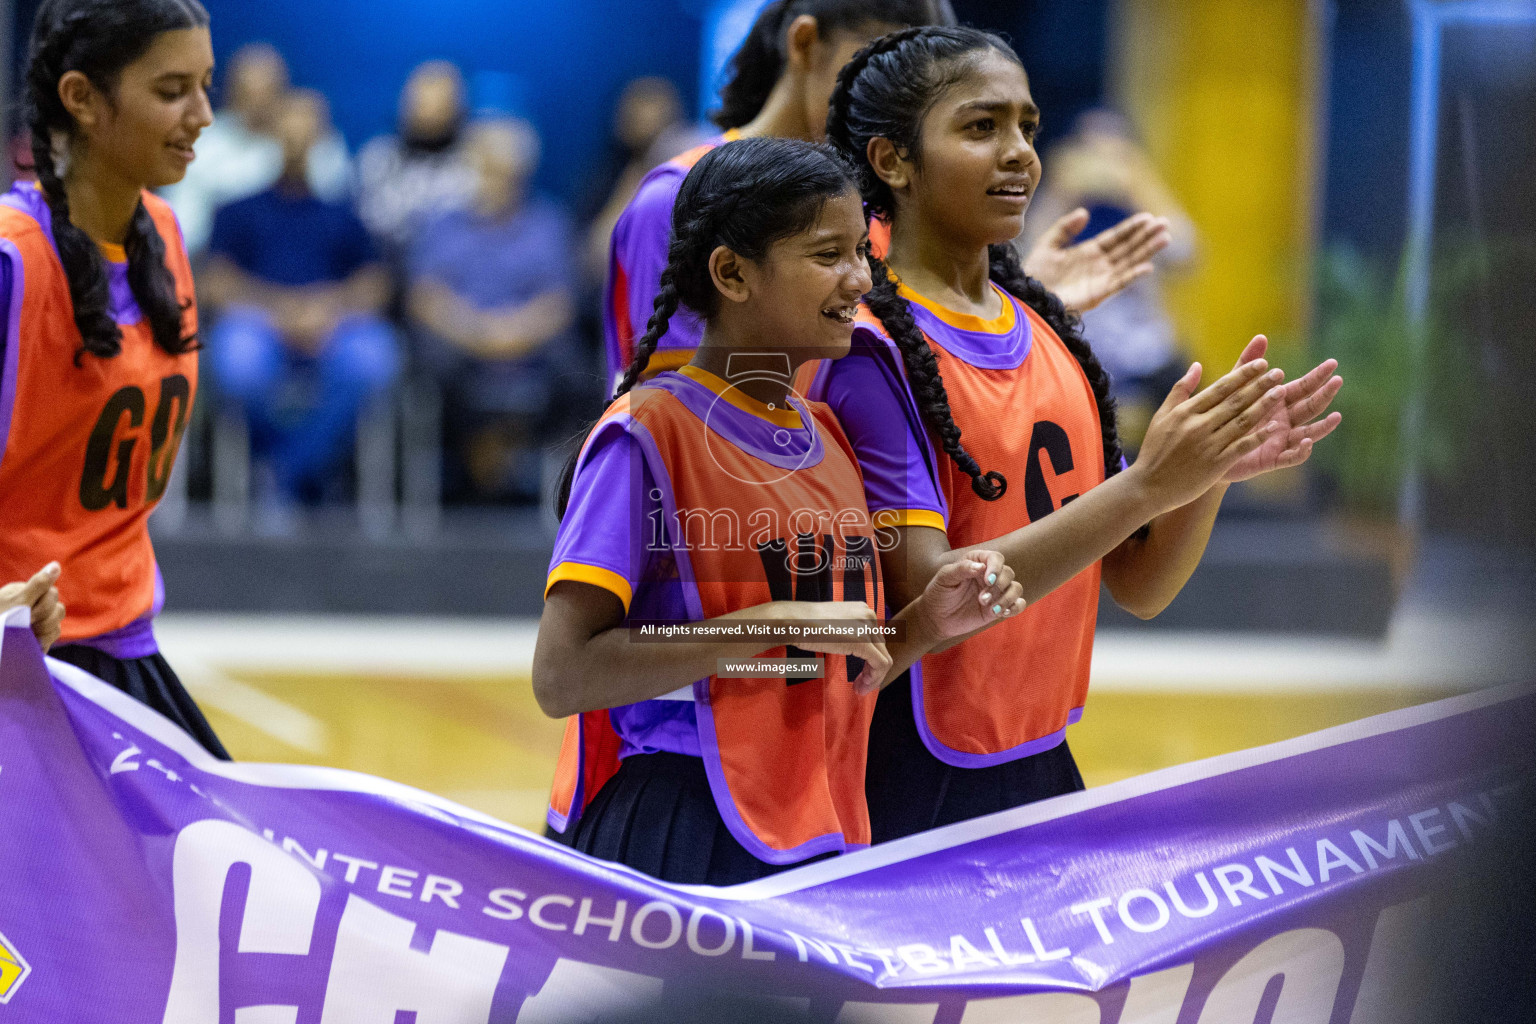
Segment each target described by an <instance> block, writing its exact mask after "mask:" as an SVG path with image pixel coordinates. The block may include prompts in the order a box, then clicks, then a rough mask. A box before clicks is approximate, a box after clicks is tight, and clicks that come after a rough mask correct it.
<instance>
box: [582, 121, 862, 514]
mask: <svg viewBox="0 0 1536 1024" xmlns="http://www.w3.org/2000/svg"><path fill="white" fill-rule="evenodd" d="M856 190H857V184H856V182H855V181H854V178H853V168H851V167H850V166H849V165H848V163H847V162H846V161H845V160H843V158H842V157H841V156H839V155H838V154H837V152H836V151H835V150H833V149H831V148H830V147H828V146H821V145H814V144H812V143H809V142H800V141H797V140H793V139H772V138H760V139H742V140H741V141H738V142H728V143H726V144H725V145H723V146H718V147H716V148H715V149H712V150H710V151H709V152H708V153H705V154H704V156H703V157H702V158H701V159H700V160H699V162H698V163H696V164H694V165H693V168H692V169H691V170H690V171H689V172H688V176H687V177H686V178H684V179H683V184H682V187H681V188H679V189H678V193H677V200H676V201H675V202H674V204H673V206H672V237H671V240H670V241H669V242H668V244H667V267H666V269H665V270H664V271H662V275H661V287H660V289H659V290H658V291H657V293H656V301H655V303H654V304H653V305H652V307H651V318H650V320H649V321H648V322H647V323H646V326H645V335H644V336H643V337H642V338H641V339H640V340H639V341H638V342H636V343H635V357H634V359H633V360H632V361H631V362H630V364H629V367H628V368H627V369H626V370H625V371H624V376H623V377H621V378H620V379H619V383H618V386H617V388H615V390H614V393H613V397H614V398H619V397H621V396H622V395H625V394H628V393H629V392H630V391H631V390H633V389H634V387H635V385H636V384H637V383H638V382H639V380H640V377H641V375H643V374H644V373H645V368H646V367H647V366H648V365H649V364H650V361H651V356H652V354H654V353H655V351H656V345H657V343H658V342H660V340H661V338H662V336H663V335H665V334H666V333H667V325H668V323H669V322H670V321H671V319H672V315H673V314H674V313H676V312H677V309H678V307H679V306H687V307H688V308H689V309H691V310H693V311H694V312H696V313H698V314H699V315H700V316H702V317H704V318H705V319H706V320H707V319H709V318H710V317H711V316H713V315H714V313H715V310H716V309H717V308H718V307H719V304H720V293H719V292H718V291H716V289H715V283H714V279H713V278H712V277H711V276H710V271H709V259H710V256H711V254H712V253H714V251H715V250H716V249H717V248H719V247H720V246H722V245H723V246H725V247H726V248H728V249H730V250H731V251H732V252H734V253H736V255H738V256H740V257H742V258H743V259H748V260H754V261H760V260H762V259H764V258H765V257H766V256H767V255H768V251H769V249H771V248H772V247H773V245H774V243H775V242H777V241H779V240H780V239H782V238H788V237H789V236H791V235H797V234H799V233H800V232H802V231H805V230H806V229H808V228H809V227H811V226H812V225H813V224H814V223H815V222H816V218H817V217H819V216H820V215H821V209H822V207H823V206H824V205H825V204H826V202H827V200H829V199H832V198H834V197H835V196H839V195H842V194H844V193H851V192H854V191H856ZM580 454H581V453H580V451H577V452H576V453H575V454H573V455H572V456H571V458H570V460H569V461H567V462H566V465H565V471H564V472H563V473H562V474H561V478H560V487H559V489H558V491H557V492H556V498H555V501H556V504H555V510H556V512H557V513H558V514H559V515H560V517H561V518H564V517H565V510H566V506H567V505H569V504H570V499H571V484H572V482H573V481H574V479H575V476H576V462H577V459H578V458H579V457H580Z"/></svg>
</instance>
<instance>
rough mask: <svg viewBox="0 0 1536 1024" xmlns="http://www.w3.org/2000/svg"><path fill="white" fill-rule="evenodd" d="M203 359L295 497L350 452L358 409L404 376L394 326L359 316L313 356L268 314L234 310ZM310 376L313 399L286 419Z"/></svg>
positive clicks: (281, 483)
mask: <svg viewBox="0 0 1536 1024" xmlns="http://www.w3.org/2000/svg"><path fill="white" fill-rule="evenodd" d="M206 354H207V357H208V359H207V366H208V367H209V369H210V370H211V371H212V373H213V378H214V382H215V384H216V386H217V387H218V391H219V394H220V395H221V396H223V397H224V398H225V399H227V400H229V401H232V402H235V403H237V404H238V405H239V406H240V407H241V408H242V409H243V410H244V411H245V415H246V419H247V421H248V422H249V423H250V427H251V441H252V447H253V448H254V449H255V451H256V452H257V453H259V454H261V455H264V456H266V457H268V458H270V459H271V461H272V466H273V470H274V472H275V474H276V477H277V483H278V486H279V487H280V488H282V490H283V491H284V492H285V493H286V494H288V495H290V496H297V495H299V494H300V493H302V492H303V491H304V490H305V489H307V488H312V487H315V486H318V485H320V484H322V483H323V482H324V481H325V478H326V476H327V475H328V474H329V473H330V472H331V470H332V469H333V468H334V467H335V465H336V464H337V463H338V462H339V461H340V460H341V459H342V458H343V457H344V456H345V455H346V454H347V452H348V451H349V450H350V449H351V446H352V440H353V433H354V427H355V424H356V422H357V414H358V412H359V411H360V410H361V409H362V408H363V406H364V405H366V404H367V403H368V402H370V401H371V400H373V399H374V398H376V397H378V396H379V395H381V394H383V393H384V392H386V391H388V390H389V387H390V385H391V384H393V383H394V380H395V378H396V377H397V376H398V375H399V373H400V349H399V342H398V340H397V339H396V337H395V332H394V329H393V328H392V327H390V326H389V324H388V323H386V322H385V321H384V320H383V319H381V318H379V317H376V316H372V315H368V314H361V313H360V314H354V315H351V316H348V317H346V318H344V319H343V320H342V321H341V322H340V323H339V324H337V326H336V329H335V330H334V331H332V332H331V334H330V336H329V337H328V338H326V339H325V343H324V344H323V345H322V346H321V347H320V351H319V352H318V353H317V354H316V355H315V356H313V357H309V356H305V355H302V354H300V353H299V352H297V351H295V350H294V349H292V348H291V347H289V346H288V345H287V344H286V343H285V342H284V340H283V338H282V335H281V334H279V333H278V331H277V328H276V326H275V325H274V324H273V323H272V319H271V317H269V316H268V315H267V314H266V313H265V312H264V311H262V310H260V309H256V308H253V307H250V306H235V307H232V308H230V309H229V310H227V311H225V313H224V315H223V316H222V317H220V318H219V320H218V322H217V323H215V324H214V325H213V329H212V330H211V331H209V335H208V351H207V353H206ZM306 376H307V377H309V378H310V379H312V380H313V381H314V383H315V384H317V385H318V387H317V390H316V393H315V397H314V400H313V401H311V402H308V403H305V404H306V408H304V409H303V410H302V411H301V412H300V413H299V414H298V416H297V417H296V418H295V417H293V416H284V415H283V410H282V408H281V406H282V404H283V402H282V398H283V395H284V393H285V391H286V390H287V389H288V387H289V385H290V384H291V383H292V382H293V381H295V380H296V379H299V378H302V377H306Z"/></svg>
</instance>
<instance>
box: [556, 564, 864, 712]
mask: <svg viewBox="0 0 1536 1024" xmlns="http://www.w3.org/2000/svg"><path fill="white" fill-rule="evenodd" d="M834 618H838V619H848V620H850V621H863V622H870V623H873V622H874V610H873V609H871V608H870V607H869V605H867V604H864V603H863V602H862V601H828V602H800V601H771V602H768V603H766V604H759V605H753V606H752V607H750V608H743V609H741V610H740V611H735V612H731V613H729V614H727V615H721V616H718V617H716V618H713V619H709V620H707V621H709V622H728V621H731V620H735V619H759V620H764V621H777V622H789V621H794V620H804V619H818V620H825V619H834ZM623 621H624V605H623V603H622V602H621V601H620V600H619V599H618V597H617V596H616V595H614V594H613V593H611V592H609V591H607V590H604V589H603V588H601V587H597V586H593V585H592V584H589V583H578V582H575V581H570V580H563V581H561V582H559V583H556V584H555V585H554V587H553V588H551V589H550V592H549V598H548V600H546V601H545V603H544V614H543V616H542V617H541V618H540V619H539V638H538V641H537V643H536V644H535V646H534V652H533V693H534V697H535V698H537V699H538V702H539V707H540V708H542V709H543V710H544V713H545V714H547V715H549V716H550V717H551V718H565V717H566V716H568V715H574V714H578V713H580V712H583V711H595V710H598V709H599V708H612V707H620V706H622V705H625V704H633V703H635V702H636V701H642V700H651V699H653V698H656V697H660V696H662V695H663V694H667V693H671V692H672V691H673V690H675V689H677V688H678V687H679V686H685V685H687V684H688V683H691V682H693V681H694V680H696V679H703V678H704V677H706V676H710V675H713V674H714V673H715V671H716V668H717V662H718V661H719V659H721V658H731V657H736V658H751V657H756V656H757V655H760V654H762V653H763V652H764V651H769V650H773V649H774V648H775V647H779V646H782V643H775V642H771V641H763V640H742V641H732V640H721V641H711V642H708V643H635V642H632V641H631V638H630V635H629V630H628V629H627V628H624V627H623V625H622V623H623ZM802 646H805V645H802ZM813 649H817V650H821V651H823V652H824V653H829V654H851V655H853V656H854V657H856V658H861V659H863V660H864V662H865V664H866V671H867V672H871V673H872V674H875V677H876V678H877V679H882V678H883V677H884V675H885V670H886V668H887V667H888V666H889V664H890V655H888V654H887V653H886V651H885V648H884V645H882V644H878V643H872V642H870V641H867V640H860V641H849V642H847V643H836V644H818V645H814V647H813Z"/></svg>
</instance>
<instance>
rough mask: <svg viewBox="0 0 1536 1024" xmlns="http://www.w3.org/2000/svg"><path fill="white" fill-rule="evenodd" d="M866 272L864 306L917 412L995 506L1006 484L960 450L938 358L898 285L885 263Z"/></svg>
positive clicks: (876, 261) (872, 263)
mask: <svg viewBox="0 0 1536 1024" xmlns="http://www.w3.org/2000/svg"><path fill="white" fill-rule="evenodd" d="M869 269H870V272H871V276H872V277H873V278H874V282H875V284H874V287H873V288H871V289H870V291H869V294H868V295H866V296H864V304H865V305H866V306H868V307H869V311H870V312H871V313H873V314H875V316H877V317H879V318H880V323H881V324H882V325H884V327H885V330H886V333H888V334H889V335H890V336H891V338H892V340H894V341H895V342H896V347H897V348H898V349H900V350H901V361H902V363H903V365H904V366H905V367H906V371H907V384H908V386H910V387H911V389H912V397H913V398H914V399H916V400H917V409H918V412H920V413H922V415H923V421H924V422H925V423H927V424H928V427H929V429H931V430H932V431H933V433H934V436H936V437H937V438H938V439H939V443H940V444H941V445H942V446H943V448H944V453H945V454H946V455H948V456H949V457H950V458H951V459H953V460H954V463H955V465H956V466H958V467H959V468H960V471H961V472H962V473H964V474H965V475H966V476H968V477H970V478H971V490H973V491H975V492H976V494H977V496H978V497H980V498H981V499H982V500H984V501H996V500H997V499H998V498H1001V497H1002V496H1003V495H1004V494H1005V493H1007V491H1008V479H1007V478H1006V477H1004V476H1003V474H1001V473H999V472H997V471H996V470H993V471H991V472H987V473H983V472H982V470H981V466H980V465H979V464H978V463H977V462H976V460H975V459H974V458H972V457H971V454H970V453H969V452H967V451H966V450H965V449H964V448H963V447H962V446H961V444H960V427H959V425H958V424H956V423H955V417H954V415H953V414H952V413H951V412H950V411H949V394H948V392H946V391H945V390H944V378H943V377H942V376H941V375H940V373H939V361H938V358H937V357H936V356H935V355H934V354H933V349H932V348H930V347H929V346H928V339H927V338H926V337H924V336H923V332H922V330H921V329H920V328H919V327H918V326H917V321H916V320H914V319H912V307H911V306H909V305H908V304H907V300H906V299H904V298H902V296H901V295H900V294H899V293H898V292H897V291H896V282H895V281H893V280H892V279H891V275H890V274H889V273H888V272H887V270H886V267H885V261H884V260H881V259H880V258H879V257H877V256H871V257H870V258H869Z"/></svg>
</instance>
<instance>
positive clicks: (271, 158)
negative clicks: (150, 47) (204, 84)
mask: <svg viewBox="0 0 1536 1024" xmlns="http://www.w3.org/2000/svg"><path fill="white" fill-rule="evenodd" d="M224 86H225V91H226V94H227V95H228V97H229V101H228V103H226V104H225V106H223V107H222V108H220V110H219V112H218V114H217V116H215V118H214V121H213V124H211V125H209V126H208V127H207V128H205V129H203V134H202V135H201V136H199V138H198V140H197V159H196V160H194V161H193V162H192V164H191V166H190V167H188V168H187V176H186V177H185V178H183V179H181V181H180V182H178V183H177V184H175V185H172V186H171V187H170V188H167V189H166V190H165V199H166V201H167V202H168V203H170V204H171V208H172V209H173V210H175V211H176V216H177V218H178V219H179V220H180V221H181V233H182V236H183V238H184V239H185V240H186V245H187V252H188V253H189V254H191V255H192V256H194V257H196V256H197V255H198V254H200V253H201V252H202V251H203V250H204V249H205V248H206V247H207V245H208V235H209V232H210V231H212V230H213V217H214V214H215V212H216V211H217V210H218V208H219V207H221V206H224V205H226V204H228V203H232V202H234V201H235V200H237V199H244V198H246V197H247V196H253V195H255V194H256V193H257V192H260V191H262V190H263V189H266V188H270V187H271V186H272V184H273V183H274V182H275V181H277V179H278V176H279V175H281V174H282V173H283V149H282V146H281V145H280V144H279V143H278V140H277V138H276V137H275V135H274V134H273V125H274V123H275V122H276V120H277V114H278V110H279V109H280V108H281V106H282V103H283V100H284V98H285V96H286V95H287V92H288V65H287V64H285V63H284V62H283V58H282V56H281V55H280V54H279V53H278V52H277V51H276V50H274V49H273V48H272V47H271V46H268V45H267V44H266V43H251V44H250V45H248V46H243V47H241V48H240V49H239V50H237V51H236V52H235V55H234V57H232V58H231V59H230V62H229V71H228V72H227V73H226V74H225V76H224ZM304 176H305V180H306V181H307V182H308V183H309V188H310V191H312V192H314V194H315V195H317V196H319V197H320V198H322V199H325V200H329V201H340V200H342V199H345V198H346V197H347V195H348V193H349V191H350V189H351V184H352V161H351V158H350V157H349V156H348V155H347V144H346V141H345V140H344V139H343V138H342V137H341V133H340V132H337V131H336V130H334V129H332V128H329V127H327V129H326V131H325V133H324V134H323V135H321V137H320V138H319V140H318V141H317V142H316V143H315V145H314V146H313V147H312V148H311V149H310V152H309V159H308V162H307V164H306V165H305V170H304Z"/></svg>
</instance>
